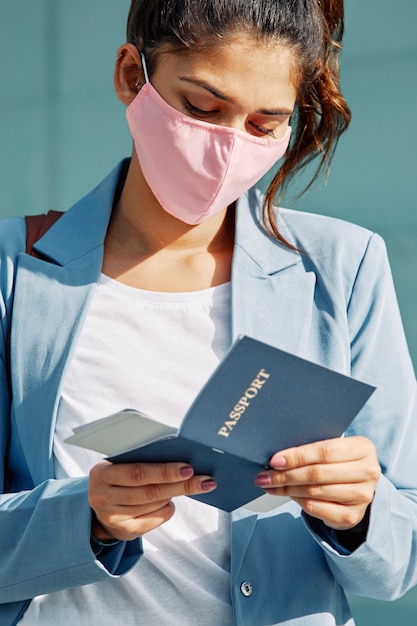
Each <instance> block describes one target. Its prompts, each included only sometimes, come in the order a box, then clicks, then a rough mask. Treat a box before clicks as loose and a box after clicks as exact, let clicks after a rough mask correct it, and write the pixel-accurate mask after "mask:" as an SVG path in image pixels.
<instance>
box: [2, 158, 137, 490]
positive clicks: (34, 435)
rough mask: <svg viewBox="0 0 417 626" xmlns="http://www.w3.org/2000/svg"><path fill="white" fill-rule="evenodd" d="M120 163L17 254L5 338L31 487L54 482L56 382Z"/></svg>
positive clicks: (98, 255) (80, 315) (81, 308)
mask: <svg viewBox="0 0 417 626" xmlns="http://www.w3.org/2000/svg"><path fill="white" fill-rule="evenodd" d="M126 165H127V164H126V163H122V164H121V165H120V166H119V167H117V168H116V169H115V170H114V171H113V172H112V173H111V174H110V175H109V176H108V177H107V178H106V179H105V180H104V181H103V182H102V183H101V184H100V185H99V187H97V188H96V189H95V190H94V191H92V192H91V193H90V194H89V195H88V196H86V197H85V198H83V199H82V200H81V201H80V202H79V203H78V204H76V205H75V206H74V207H73V208H72V209H71V210H70V211H69V212H67V213H65V214H64V215H63V216H62V217H61V218H60V219H59V220H58V222H56V223H55V224H54V226H53V227H52V228H51V229H50V230H49V231H48V232H47V233H46V235H44V237H43V238H42V239H40V240H39V242H37V243H36V245H35V246H34V247H35V248H36V250H37V251H39V252H40V253H41V255H42V256H44V257H46V258H48V259H50V262H48V261H44V260H41V259H36V258H34V257H31V256H28V255H27V254H25V253H22V254H20V255H19V259H18V264H17V271H16V284H15V294H14V304H13V321H12V333H11V375H12V385H13V404H14V416H15V420H16V428H17V431H18V434H19V438H20V440H21V443H22V448H23V450H25V452H26V454H27V459H26V461H27V464H28V467H29V470H30V472H31V475H32V477H33V480H34V482H35V484H37V483H39V482H41V481H43V480H45V479H47V478H51V477H53V459H52V446H53V432H54V427H55V417H56V412H57V407H58V402H59V394H60V390H61V382H62V378H63V374H64V370H65V367H66V364H67V363H68V362H69V357H70V355H71V351H72V349H73V348H74V346H75V344H76V341H75V340H76V337H77V334H78V332H79V330H80V329H81V327H82V322H83V320H84V317H85V315H86V313H87V310H88V303H89V300H90V298H91V297H92V295H93V293H94V289H95V285H96V281H97V279H98V276H99V275H100V272H101V267H102V259H103V243H104V238H105V234H106V231H107V226H108V221H109V219H110V215H111V209H112V205H113V199H114V194H115V189H116V188H117V182H118V181H119V179H120V177H121V175H122V173H123V172H122V169H123V168H124V167H126Z"/></svg>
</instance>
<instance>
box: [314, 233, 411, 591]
mask: <svg viewBox="0 0 417 626" xmlns="http://www.w3.org/2000/svg"><path fill="white" fill-rule="evenodd" d="M347 316H348V324H349V330H350V340H351V373H352V376H353V377H355V378H358V379H359V380H363V381H365V382H367V383H369V384H371V385H374V386H375V387H376V388H377V389H376V391H375V393H374V394H373V396H372V397H371V399H370V401H368V403H367V405H366V406H365V408H364V409H363V410H362V411H361V412H360V414H359V415H358V417H357V418H356V419H355V420H354V422H353V423H352V426H351V427H350V428H349V430H348V431H347V433H346V434H347V435H348V436H349V435H363V436H366V437H368V438H369V439H371V440H372V441H373V442H374V444H375V445H376V448H377V452H378V458H379V462H380V465H381V469H382V477H381V478H380V480H379V483H378V485H377V489H376V493H375V497H374V500H373V502H372V505H371V511H370V521H369V528H368V532H367V537H366V541H364V542H363V543H362V544H361V545H360V546H359V547H358V548H357V549H356V550H354V551H353V552H352V553H349V552H347V551H344V554H343V553H341V552H340V551H338V550H337V546H335V545H333V546H332V545H331V542H329V541H328V540H326V537H325V535H324V534H323V533H314V534H315V537H316V539H317V541H319V542H320V543H321V545H322V547H323V549H324V550H325V553H326V558H327V560H328V563H329V566H330V568H331V570H332V572H333V574H334V575H335V577H336V579H337V580H338V581H339V582H340V583H341V584H342V586H343V587H344V588H345V589H346V590H347V591H349V592H351V593H353V594H357V595H363V596H367V597H371V598H375V599H381V600H389V599H396V598H398V597H400V596H402V595H403V594H404V593H405V592H406V591H408V589H410V588H411V587H412V586H413V585H415V584H416V583H417V404H416V380H415V375H414V370H413V366H412V362H411V359H410V356H409V352H408V348H407V343H406V339H405V335H404V331H403V326H402V322H401V318H400V313H399V309H398V304H397V299H396V295H395V290H394V285H393V280H392V276H391V271H390V267H389V262H388V257H387V253H386V249H385V244H384V242H383V240H382V239H381V238H380V237H379V236H378V235H372V236H371V237H370V239H369V242H368V245H367V248H366V251H365V254H364V256H363V259H362V262H361V264H360V266H359V269H358V272H357V274H356V277H355V280H354V283H353V287H352V291H351V295H350V299H349V303H348V309H347ZM310 528H311V526H310Z"/></svg>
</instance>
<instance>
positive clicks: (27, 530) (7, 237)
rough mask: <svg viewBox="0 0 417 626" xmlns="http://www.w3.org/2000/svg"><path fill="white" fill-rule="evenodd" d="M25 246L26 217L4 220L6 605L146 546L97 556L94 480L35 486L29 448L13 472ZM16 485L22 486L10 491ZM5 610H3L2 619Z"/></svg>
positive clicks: (1, 462) (1, 337) (82, 580)
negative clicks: (17, 300)
mask: <svg viewBox="0 0 417 626" xmlns="http://www.w3.org/2000/svg"><path fill="white" fill-rule="evenodd" d="M24 248H25V228H24V221H23V220H22V219H21V218H14V219H10V220H5V221H3V222H2V223H1V224H0V315H1V327H0V394H1V397H0V457H1V458H0V554H1V559H0V605H4V604H8V605H10V603H14V602H19V601H23V600H26V599H29V598H32V597H34V596H35V595H40V594H45V593H51V592H54V591H58V590H61V589H65V588H69V587H74V586H79V585H85V584H89V583H93V582H98V581H100V580H103V579H106V578H108V577H109V576H114V575H120V574H123V573H125V572H127V571H128V570H129V569H130V568H131V567H132V566H133V565H134V564H135V563H136V561H137V559H138V558H139V556H140V554H141V544H140V542H139V541H133V542H128V543H125V542H121V543H120V544H118V545H117V546H115V547H114V548H112V549H111V550H108V551H106V554H104V555H103V556H102V557H101V555H100V557H96V556H95V555H94V553H93V551H92V550H91V548H90V524H91V511H90V507H89V505H88V498H87V490H88V479H87V478H74V479H72V478H71V479H66V480H47V481H45V482H44V483H42V484H40V485H35V486H33V485H29V484H28V483H29V482H30V481H28V478H27V476H26V477H25V478H24V479H22V478H21V477H20V473H19V467H21V468H22V473H21V475H22V476H23V475H24V474H25V472H24V469H23V468H24V467H25V459H24V453H23V450H22V451H21V453H20V456H19V458H14V459H13V467H14V471H13V472H11V470H10V465H11V464H10V463H9V459H8V440H9V434H10V429H11V407H10V397H9V386H8V377H7V348H6V337H7V334H8V326H9V323H10V318H11V309H12V300H13V282H14V267H15V263H16V258H17V255H18V253H19V251H20V250H23V249H24ZM34 445H36V442H34ZM11 484H14V485H17V486H18V487H19V488H18V489H14V488H13V489H10V488H9V486H10V485H11ZM28 487H29V488H28ZM20 489H22V490H20ZM11 492H12V493H11ZM100 558H101V560H99V559H100ZM1 611H2V609H1V608H0V621H1V615H2V612H1Z"/></svg>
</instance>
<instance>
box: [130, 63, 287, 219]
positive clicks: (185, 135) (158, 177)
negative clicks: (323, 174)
mask: <svg viewBox="0 0 417 626" xmlns="http://www.w3.org/2000/svg"><path fill="white" fill-rule="evenodd" d="M144 67H145V65H144ZM145 76H146V84H145V85H144V86H143V87H142V88H141V90H140V92H139V93H138V95H137V96H136V98H135V100H134V101H133V102H132V103H131V104H130V105H129V107H128V108H127V113H126V115H127V121H128V124H129V128H130V132H131V135H132V137H133V141H134V144H135V149H136V152H137V155H138V158H139V162H140V166H141V169H142V172H143V175H144V177H145V180H146V182H147V183H148V185H149V187H150V188H151V190H152V192H153V193H154V195H155V197H156V199H157V200H158V202H159V203H160V204H161V206H162V207H163V208H164V209H165V211H167V212H168V213H170V214H171V215H173V216H174V217H176V218H178V219H180V220H181V221H183V222H185V223H186V224H200V223H201V222H203V221H204V220H206V219H208V218H209V217H211V216H213V215H215V214H216V213H218V212H219V211H221V210H222V209H224V208H225V207H227V206H229V204H231V203H232V202H234V201H235V200H237V199H238V198H239V196H240V195H242V193H244V192H245V191H247V190H248V189H249V188H250V187H252V185H254V184H255V183H256V182H258V180H259V179H260V178H262V176H263V175H264V174H266V172H267V171H268V170H269V169H270V168H271V167H272V166H273V165H274V164H275V163H276V162H277V161H278V160H279V159H280V158H281V157H282V156H283V155H284V154H285V151H286V149H287V147H288V143H289V140H290V135H291V128H290V127H288V129H287V132H286V133H285V135H284V137H282V138H281V139H269V138H262V137H255V136H253V135H250V134H248V133H245V132H243V131H239V130H236V129H234V128H229V127H226V126H218V125H216V124H209V123H208V122H204V121H200V120H196V119H194V118H192V117H189V116H188V115H185V114H183V113H181V112H180V111H177V110H176V109H174V108H173V107H171V106H170V105H169V104H168V103H167V102H165V100H163V99H162V98H161V96H160V95H159V94H158V92H157V91H156V90H155V89H154V87H152V85H151V84H150V82H149V79H148V77H147V75H146V72H145Z"/></svg>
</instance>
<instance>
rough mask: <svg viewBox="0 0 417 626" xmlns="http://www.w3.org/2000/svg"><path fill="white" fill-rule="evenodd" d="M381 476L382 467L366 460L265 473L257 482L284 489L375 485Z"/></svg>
mask: <svg viewBox="0 0 417 626" xmlns="http://www.w3.org/2000/svg"><path fill="white" fill-rule="evenodd" d="M379 476H380V467H379V465H378V464H377V463H376V462H375V463H369V462H366V461H365V460H362V459H361V460H359V461H353V462H350V463H333V464H327V465H324V464H317V465H307V466H303V467H299V468H295V469H289V470H287V469H285V470H281V471H277V470H269V471H263V472H261V474H259V475H258V477H257V478H256V480H255V483H256V485H257V486H258V487H262V488H263V489H265V488H269V487H284V486H289V485H316V486H319V485H337V484H342V485H343V484H346V485H349V484H355V483H368V482H370V483H373V484H374V483H375V482H376V481H377V480H378V478H379Z"/></svg>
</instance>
